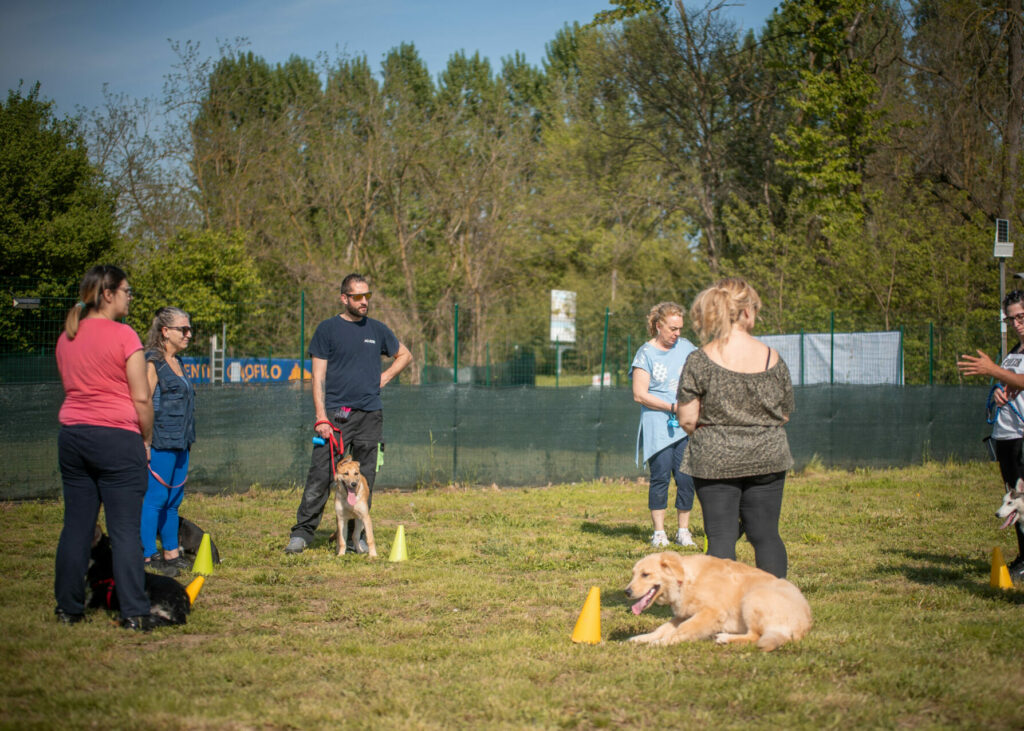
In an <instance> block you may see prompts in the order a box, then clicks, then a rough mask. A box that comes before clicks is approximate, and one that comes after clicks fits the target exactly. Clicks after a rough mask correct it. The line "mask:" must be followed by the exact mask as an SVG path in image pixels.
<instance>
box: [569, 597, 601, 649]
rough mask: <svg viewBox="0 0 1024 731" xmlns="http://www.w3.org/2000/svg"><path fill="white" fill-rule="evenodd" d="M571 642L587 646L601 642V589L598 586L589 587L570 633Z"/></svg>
mask: <svg viewBox="0 0 1024 731" xmlns="http://www.w3.org/2000/svg"><path fill="white" fill-rule="evenodd" d="M572 641H573V642H586V643H587V644H588V645H596V644H597V643H599V642H600V641H601V588H600V587H598V586H592V587H590V592H589V593H588V594H587V600H586V601H585V602H583V611H582V612H580V617H579V619H577V620H576V627H575V628H574V629H573V631H572Z"/></svg>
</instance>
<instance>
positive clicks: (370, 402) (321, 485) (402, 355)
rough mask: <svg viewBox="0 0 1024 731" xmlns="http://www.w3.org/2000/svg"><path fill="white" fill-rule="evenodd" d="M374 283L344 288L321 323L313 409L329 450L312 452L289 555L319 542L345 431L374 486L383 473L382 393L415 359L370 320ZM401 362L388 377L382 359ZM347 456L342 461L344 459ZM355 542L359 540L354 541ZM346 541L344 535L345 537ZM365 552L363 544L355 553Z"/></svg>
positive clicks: (347, 282)
mask: <svg viewBox="0 0 1024 731" xmlns="http://www.w3.org/2000/svg"><path fill="white" fill-rule="evenodd" d="M371 294H372V293H371V292H370V285H369V284H367V282H366V280H365V279H364V278H363V277H362V275H360V274H355V273H353V274H349V275H348V276H347V277H345V279H343V280H342V282H341V305H342V307H343V308H344V309H343V310H342V311H341V313H340V314H338V315H337V316H336V317H332V318H330V319H329V320H324V321H323V322H321V323H320V324H319V325H317V328H316V332H315V333H313V340H312V341H311V342H310V344H309V354H310V356H312V358H313V407H314V409H315V411H316V418H315V426H314V428H315V430H316V433H317V434H318V435H320V436H321V437H323V438H324V440H325V441H326V442H327V443H328V444H324V445H317V446H314V447H313V457H312V459H311V461H310V465H309V473H308V474H307V476H306V489H305V490H304V491H303V493H302V502H301V503H300V504H299V510H298V513H297V515H296V521H295V525H294V526H292V532H291V539H290V540H289V541H288V546H287V547H286V548H285V549H284V550H285V552H286V553H301V552H302V551H303V550H304V549H305V548H306V546H308V545H309V544H310V543H312V541H313V534H314V533H315V532H316V529H317V526H319V525H320V517H321V515H322V514H323V511H324V505H325V504H326V503H327V499H328V498H329V497H330V492H331V473H332V470H331V448H330V446H328V445H329V443H330V439H331V437H333V436H334V434H335V433H336V432H335V431H334V427H337V428H339V429H341V438H342V442H343V444H344V446H345V452H346V453H348V454H351V455H352V457H353V458H354V459H355V460H356V461H357V462H359V471H360V472H361V473H362V474H363V477H365V478H366V482H367V484H368V485H369V487H370V502H371V503H372V498H373V480H374V477H376V474H377V449H378V445H379V444H380V441H381V434H382V432H383V427H384V415H383V412H382V410H381V409H382V407H383V404H382V402H381V398H380V390H381V389H382V388H383V387H384V386H386V385H387V384H388V382H389V381H391V379H393V378H394V377H395V376H397V375H398V374H399V373H401V372H402V370H403V369H404V368H405V367H406V366H408V365H409V363H411V362H412V353H410V352H409V349H408V348H406V347H405V346H404V345H402V344H401V343H400V342H398V338H396V337H395V334H394V333H393V332H391V329H390V328H389V327H388V326H387V325H385V324H384V323H382V322H380V321H379V320H374V319H373V318H370V317H367V316H366V312H367V310H368V309H369V307H370V295H371ZM382 355H383V356H388V357H392V358H394V361H393V362H392V363H391V365H390V366H389V367H388V368H387V370H385V371H383V372H381V363H380V359H381V356H382ZM339 456H340V455H339ZM352 533H353V531H352V529H351V527H350V529H349V537H350V539H351V540H353V541H357V540H360V541H361V539H359V538H358V537H357V536H353V535H352ZM338 540H341V537H340V536H339V537H338ZM353 549H359V550H365V549H363V548H362V546H361V545H359V544H358V543H357V544H356V545H354V546H349V550H353Z"/></svg>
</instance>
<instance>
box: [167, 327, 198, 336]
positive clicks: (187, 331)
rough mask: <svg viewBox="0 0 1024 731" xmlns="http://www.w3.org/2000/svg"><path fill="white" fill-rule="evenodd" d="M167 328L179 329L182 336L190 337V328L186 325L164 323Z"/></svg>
mask: <svg viewBox="0 0 1024 731" xmlns="http://www.w3.org/2000/svg"><path fill="white" fill-rule="evenodd" d="M164 327H166V328H167V329H168V330H180V331H181V335H182V337H185V338H190V337H192V328H191V327H189V326H188V325H164Z"/></svg>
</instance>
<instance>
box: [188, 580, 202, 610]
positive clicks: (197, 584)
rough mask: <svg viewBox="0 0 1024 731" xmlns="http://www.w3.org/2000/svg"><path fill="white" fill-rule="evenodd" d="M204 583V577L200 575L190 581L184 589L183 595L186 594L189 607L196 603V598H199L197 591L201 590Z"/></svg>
mask: <svg viewBox="0 0 1024 731" xmlns="http://www.w3.org/2000/svg"><path fill="white" fill-rule="evenodd" d="M204 581H206V577H205V576H203V575H202V574H200V575H199V576H197V577H196V578H194V579H192V583H191V584H189V585H188V586H186V587H185V593H186V594H188V605H189V606H192V605H193V604H195V603H196V597H197V596H199V590H200V589H202V588H203V582H204Z"/></svg>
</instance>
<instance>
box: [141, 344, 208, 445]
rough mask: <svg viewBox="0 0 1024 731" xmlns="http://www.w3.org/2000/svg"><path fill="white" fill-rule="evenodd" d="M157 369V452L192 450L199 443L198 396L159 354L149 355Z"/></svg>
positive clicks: (155, 407)
mask: <svg viewBox="0 0 1024 731" xmlns="http://www.w3.org/2000/svg"><path fill="white" fill-rule="evenodd" d="M146 360H147V361H149V362H150V363H152V364H153V365H155V366H156V377H157V384H156V391H154V392H153V448H154V449H188V448H189V447H190V446H191V445H192V442H194V441H195V440H196V418H195V406H196V403H195V402H196V392H195V389H194V388H192V384H191V383H189V382H188V380H187V379H185V378H182V377H180V376H178V374H176V373H175V372H174V371H172V370H171V367H170V366H169V365H167V361H165V360H164V359H163V358H162V357H161V356H160V354H159V353H154V352H153V351H150V352H149V353H146Z"/></svg>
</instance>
